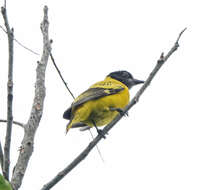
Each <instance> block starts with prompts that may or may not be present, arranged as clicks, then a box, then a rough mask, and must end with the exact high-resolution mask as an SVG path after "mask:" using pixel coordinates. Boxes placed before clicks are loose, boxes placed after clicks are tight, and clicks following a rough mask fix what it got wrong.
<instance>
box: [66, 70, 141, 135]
mask: <svg viewBox="0 0 218 190" xmlns="http://www.w3.org/2000/svg"><path fill="white" fill-rule="evenodd" d="M143 82H144V81H142V80H138V79H134V78H133V76H132V75H131V74H130V73H129V72H127V71H116V72H112V73H110V74H109V75H107V77H106V78H105V80H103V81H100V82H97V83H95V84H94V85H92V86H90V88H89V89H88V90H86V91H85V92H83V93H82V94H81V95H79V96H78V97H77V98H76V99H75V100H74V102H73V103H72V104H71V106H70V108H68V109H67V110H66V111H65V112H64V114H63V118H64V119H67V120H70V121H69V123H68V124H67V127H66V133H67V132H68V130H69V129H70V128H78V127H80V130H81V131H83V130H86V129H89V128H91V127H95V128H96V130H97V132H98V133H99V134H101V130H99V129H98V128H97V127H99V126H103V125H106V124H108V123H110V122H111V121H112V120H113V119H114V118H115V117H116V116H117V114H118V113H119V114H123V108H125V106H126V105H127V104H128V103H129V89H130V88H131V87H133V86H135V85H137V84H140V83H143Z"/></svg>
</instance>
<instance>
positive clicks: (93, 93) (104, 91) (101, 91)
mask: <svg viewBox="0 0 218 190" xmlns="http://www.w3.org/2000/svg"><path fill="white" fill-rule="evenodd" d="M122 90H124V88H123V87H122V86H119V88H118V87H116V88H99V87H98V88H89V89H88V90H86V91H85V92H83V93H82V94H81V95H79V96H78V97H77V98H76V99H75V101H74V102H73V103H72V105H71V107H70V108H68V109H67V110H66V111H65V112H64V114H63V118H64V119H71V115H72V109H75V108H76V107H78V106H80V105H82V104H84V103H85V102H88V101H90V100H96V99H98V98H101V97H104V96H109V95H112V94H116V93H118V92H120V91H122Z"/></svg>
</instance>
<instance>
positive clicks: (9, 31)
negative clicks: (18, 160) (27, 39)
mask: <svg viewBox="0 0 218 190" xmlns="http://www.w3.org/2000/svg"><path fill="white" fill-rule="evenodd" d="M1 12H2V16H3V19H4V22H5V27H6V31H7V34H8V51H9V60H8V84H7V85H8V97H7V130H6V137H5V146H4V162H3V175H4V177H5V179H7V180H8V179H9V168H10V146H11V134H12V123H13V114H12V103H13V55H14V52H13V51H14V43H13V39H14V30H13V28H12V29H11V28H10V26H9V22H8V16H7V12H6V9H5V8H4V7H2V8H1Z"/></svg>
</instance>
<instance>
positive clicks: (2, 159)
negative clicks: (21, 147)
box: [0, 141, 4, 171]
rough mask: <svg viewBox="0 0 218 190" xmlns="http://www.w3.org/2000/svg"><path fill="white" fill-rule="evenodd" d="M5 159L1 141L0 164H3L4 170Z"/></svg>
mask: <svg viewBox="0 0 218 190" xmlns="http://www.w3.org/2000/svg"><path fill="white" fill-rule="evenodd" d="M3 161H4V155H3V150H2V144H1V141H0V165H1V168H2V171H3Z"/></svg>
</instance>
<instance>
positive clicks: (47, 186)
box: [41, 34, 181, 190]
mask: <svg viewBox="0 0 218 190" xmlns="http://www.w3.org/2000/svg"><path fill="white" fill-rule="evenodd" d="M180 37H181V34H180V36H179V38H178V39H177V41H176V43H175V44H174V46H173V47H172V49H171V50H170V51H169V52H168V54H167V55H166V57H164V56H163V53H162V54H161V57H160V59H159V60H158V61H157V64H156V66H155V67H154V69H153V71H152V72H151V73H150V75H149V77H148V78H147V80H146V81H145V83H144V85H143V86H142V87H141V88H140V89H139V91H138V92H137V93H136V95H135V96H134V97H133V99H132V100H131V101H130V103H129V104H128V105H127V106H126V107H125V109H124V110H123V113H124V114H122V115H125V113H127V112H128V111H129V110H130V109H131V107H132V106H134V105H135V104H136V103H137V102H138V100H139V98H140V96H141V95H142V93H143V92H144V91H145V89H146V88H147V87H148V86H149V84H150V83H151V81H152V79H153V78H154V76H155V75H156V73H157V72H158V71H159V69H160V68H161V66H162V65H163V64H164V63H165V62H166V60H167V59H168V58H169V57H170V56H171V55H172V54H173V52H175V51H176V50H177V48H178V41H179V39H180ZM122 115H118V116H117V117H116V118H115V119H114V120H113V121H111V122H110V123H109V124H108V125H107V126H105V127H104V129H103V131H102V134H101V135H97V136H96V137H95V138H94V139H93V140H92V141H91V142H90V143H89V145H88V146H87V147H86V148H85V149H84V150H83V151H82V152H81V153H80V154H79V155H78V156H77V157H76V158H75V159H74V160H73V161H72V162H71V163H70V164H69V165H68V166H67V167H66V168H64V169H63V170H62V171H61V172H59V173H58V174H57V175H56V176H55V177H54V178H53V179H52V180H51V181H49V182H48V183H47V184H45V185H44V186H43V188H42V189H41V190H49V189H51V188H52V187H53V186H54V185H55V184H57V183H58V182H59V181H60V180H61V179H62V178H63V177H64V176H66V175H67V174H68V173H69V172H70V171H71V170H72V169H74V168H75V167H76V166H77V165H78V164H79V163H80V162H81V161H82V160H84V159H85V158H86V156H87V155H88V154H89V153H90V151H91V150H92V149H93V148H94V147H95V146H96V145H97V143H98V142H99V141H100V140H101V139H102V138H103V136H104V135H106V134H107V133H108V131H109V130H110V129H111V128H112V127H113V126H114V125H115V124H116V123H117V122H118V121H119V120H120V119H121V118H122Z"/></svg>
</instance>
